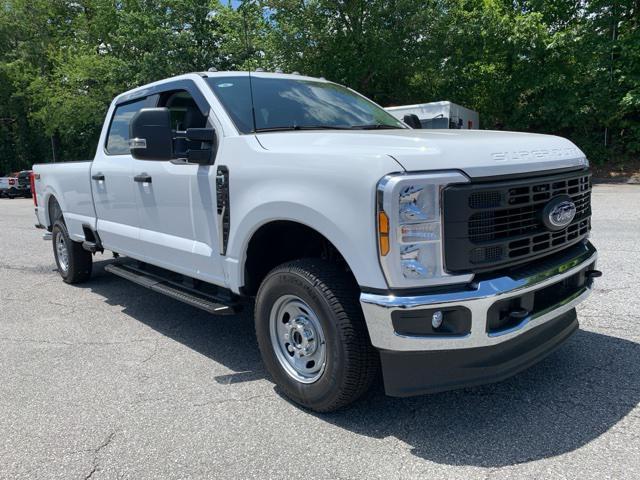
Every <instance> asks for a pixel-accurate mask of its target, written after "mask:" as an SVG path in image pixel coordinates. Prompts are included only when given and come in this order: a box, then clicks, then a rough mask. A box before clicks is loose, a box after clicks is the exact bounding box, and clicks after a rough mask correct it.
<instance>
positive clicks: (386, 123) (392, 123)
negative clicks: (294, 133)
mask: <svg viewBox="0 0 640 480" xmlns="http://www.w3.org/2000/svg"><path fill="white" fill-rule="evenodd" d="M207 82H208V83H209V86H210V87H211V89H212V90H213V92H214V93H215V94H216V96H217V97H218V99H219V100H220V102H221V103H222V104H223V106H224V108H225V109H226V110H227V113H229V116H230V117H231V119H232V120H233V122H234V123H235V125H236V127H237V128H238V130H239V131H240V132H241V133H252V132H254V131H255V132H261V131H262V132H264V131H278V130H315V129H336V130H342V129H350V130H351V129H354V130H358V129H362V130H364V129H374V128H375V129H377V128H405V127H404V125H403V124H402V123H401V122H400V121H398V120H396V119H395V118H394V117H393V116H392V115H390V114H389V113H387V112H386V111H385V110H383V109H382V108H380V107H378V106H377V105H376V104H374V103H373V102H370V101H369V100H367V99H366V98H364V97H361V96H360V95H357V94H356V93H354V92H352V91H351V90H349V89H348V88H345V87H343V86H340V85H337V84H335V83H327V82H317V81H313V80H302V79H300V80H298V79H287V78H264V77H251V85H252V87H253V101H254V104H255V129H254V125H253V118H252V113H251V90H250V89H249V77H248V76H229V77H209V78H208V79H207Z"/></svg>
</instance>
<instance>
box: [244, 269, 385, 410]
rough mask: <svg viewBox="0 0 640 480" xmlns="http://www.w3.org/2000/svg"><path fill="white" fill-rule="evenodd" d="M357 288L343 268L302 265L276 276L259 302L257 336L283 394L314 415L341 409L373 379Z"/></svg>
mask: <svg viewBox="0 0 640 480" xmlns="http://www.w3.org/2000/svg"><path fill="white" fill-rule="evenodd" d="M358 292H359V289H358V286H357V285H356V284H355V281H354V280H353V278H352V277H350V276H349V275H348V274H347V273H346V272H344V271H343V270H342V269H340V268H339V267H338V266H336V265H334V264H332V263H328V262H325V261H323V260H320V259H305V260H297V261H293V262H290V263H286V264H284V265H281V266H279V267H277V268H275V269H274V270H272V271H271V272H270V273H269V274H268V275H267V277H266V278H265V280H264V281H263V282H262V285H261V286H260V290H259V291H258V295H257V297H256V309H255V322H256V336H257V339H258V345H259V347H260V352H261V354H262V359H263V361H264V363H265V365H266V368H267V370H268V371H269V373H270V374H271V376H272V377H273V379H274V380H275V382H276V384H277V385H278V386H279V387H280V388H281V389H282V392H283V393H284V394H285V395H286V396H287V397H289V398H290V399H291V400H293V401H294V402H296V403H298V404H300V405H302V406H304V407H306V408H309V409H311V410H314V411H316V412H331V411H334V410H338V409H340V408H342V407H344V406H346V405H348V404H350V403H352V402H354V401H355V400H356V399H358V398H359V397H360V396H362V395H363V394H364V393H365V392H366V391H367V390H369V387H370V386H371V384H372V382H373V380H374V379H375V378H376V374H377V372H378V366H379V357H378V354H377V352H376V351H375V349H374V348H373V347H372V346H371V342H370V340H369V334H368V331H367V328H366V325H365V322H364V318H363V315H362V310H361V308H360V304H359V301H358Z"/></svg>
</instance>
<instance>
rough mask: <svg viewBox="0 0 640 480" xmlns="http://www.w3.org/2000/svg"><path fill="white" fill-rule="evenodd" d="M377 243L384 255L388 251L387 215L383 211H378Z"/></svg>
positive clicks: (381, 253)
mask: <svg viewBox="0 0 640 480" xmlns="http://www.w3.org/2000/svg"><path fill="white" fill-rule="evenodd" d="M378 243H379V246H380V255H382V256H383V257H384V256H385V255H387V254H388V253H389V217H387V214H386V213H384V212H378Z"/></svg>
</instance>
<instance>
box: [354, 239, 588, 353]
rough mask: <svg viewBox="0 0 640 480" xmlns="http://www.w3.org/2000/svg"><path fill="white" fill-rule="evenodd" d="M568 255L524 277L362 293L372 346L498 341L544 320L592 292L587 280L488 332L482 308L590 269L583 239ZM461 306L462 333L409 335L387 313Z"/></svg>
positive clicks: (451, 346)
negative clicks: (465, 316) (467, 319)
mask: <svg viewBox="0 0 640 480" xmlns="http://www.w3.org/2000/svg"><path fill="white" fill-rule="evenodd" d="M582 247H583V249H581V251H580V252H579V253H576V254H575V256H572V257H571V258H563V259H562V260H560V261H558V262H557V263H555V264H553V265H546V263H545V262H544V261H542V262H541V266H540V267H538V268H535V269H532V270H531V271H530V272H529V273H528V274H527V275H526V276H524V277H516V278H512V277H510V276H501V277H496V278H491V279H487V280H481V281H478V282H477V283H475V284H473V288H469V287H468V286H466V285H465V286H462V287H461V288H460V289H459V290H449V291H446V292H439V293H433V294H426V295H419V296H394V295H376V294H371V293H362V294H361V295H360V303H361V305H362V310H363V312H364V317H365V320H366V323H367V327H368V330H369V335H370V338H371V342H372V344H373V346H374V347H376V348H378V349H381V350H390V351H398V352H424V351H434V350H455V349H468V348H479V347H488V346H492V345H498V344H500V343H503V342H506V341H509V340H512V339H514V338H515V337H518V336H520V335H522V334H523V333H525V332H527V331H529V330H531V329H533V328H535V327H537V326H540V325H543V324H545V323H546V322H548V321H550V320H552V319H554V318H557V317H558V316H560V315H562V314H564V313H566V312H569V311H570V310H572V309H573V308H574V307H575V306H576V305H577V304H579V303H580V302H582V301H583V300H584V299H585V298H586V297H587V296H588V295H589V294H590V293H591V283H588V284H587V285H585V286H584V287H582V288H580V289H578V290H577V291H576V292H575V293H573V294H571V295H570V296H569V297H568V298H565V299H563V300H562V301H561V302H559V303H556V304H554V305H553V306H552V307H550V308H547V309H544V310H541V311H538V312H534V313H533V314H531V315H529V316H527V317H525V318H524V319H522V321H521V322H520V323H519V324H518V325H516V326H514V327H512V328H510V329H508V330H504V331H500V332H499V333H487V325H486V323H487V313H488V310H489V308H490V307H491V306H492V305H493V304H494V303H495V302H497V301H499V300H504V299H508V298H510V297H515V296H518V295H522V294H525V293H529V292H532V291H536V290H539V289H542V288H545V287H548V286H551V285H553V284H555V283H558V282H561V281H563V280H565V279H567V278H569V277H571V276H572V275H574V274H576V273H578V272H580V271H581V270H583V269H585V268H587V267H588V268H589V269H594V268H595V262H596V258H597V252H596V250H595V248H594V247H593V246H592V245H591V244H589V243H586V244H584V245H582ZM456 306H460V307H466V308H467V309H469V310H470V311H471V330H470V333H468V334H466V335H463V336H445V335H439V336H408V335H400V334H398V333H397V332H396V331H395V330H394V328H393V324H392V320H391V314H392V312H393V311H396V310H420V309H434V308H436V309H437V308H447V307H456Z"/></svg>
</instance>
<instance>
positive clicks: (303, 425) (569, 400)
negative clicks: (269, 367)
mask: <svg viewBox="0 0 640 480" xmlns="http://www.w3.org/2000/svg"><path fill="white" fill-rule="evenodd" d="M593 208H594V218H593V233H592V240H593V242H594V243H595V244H596V246H597V247H598V248H599V250H600V260H599V268H600V269H601V270H602V271H603V272H604V276H603V278H601V279H599V280H598V282H597V286H596V288H595V291H594V293H593V295H592V296H591V297H590V299H589V300H587V302H585V303H584V304H583V305H582V306H581V307H580V308H579V319H580V322H581V330H580V331H579V332H577V333H576V334H575V335H574V336H573V337H572V338H571V339H570V340H569V341H568V342H567V343H566V344H565V345H563V347H561V348H560V349H559V350H558V351H556V352H555V353H554V354H552V355H551V356H549V357H547V358H546V359H545V360H543V361H542V362H541V363H539V364H538V365H536V366H534V367H533V368H531V369H529V370H527V371H525V372H523V373H521V374H519V375H517V376H516V377H513V378H511V379H509V380H507V381H504V382H501V383H498V384H494V385H488V386H482V387H477V388H472V389H466V390H461V391H455V392H447V393H442V394H437V395H431V396H423V397H416V398H410V399H393V398H388V397H385V396H384V394H383V392H382V389H381V387H380V386H378V387H377V388H375V389H374V390H373V391H372V392H371V394H370V395H368V396H367V397H366V398H365V399H364V400H362V401H360V402H359V403H357V404H356V405H355V406H353V407H352V408H350V409H348V410H346V411H342V412H339V413H335V414H328V415H319V414H314V413H310V412H308V411H305V410H302V409H300V408H298V407H297V406H295V405H293V404H291V403H290V402H288V401H287V400H286V399H284V398H283V397H282V396H281V395H280V394H279V393H278V390H277V389H276V388H275V387H274V385H273V383H272V382H271V381H270V380H269V379H268V378H267V376H266V373H265V371H264V368H263V366H262V364H261V361H260V356H259V353H258V349H257V346H256V339H255V335H254V333H253V323H252V318H251V315H250V314H245V315H241V316H237V317H219V318H217V317H214V316H211V315H208V314H206V313H204V312H201V311H199V310H196V309H194V308H192V307H189V306H186V305H184V304H182V303H179V302H177V301H174V300H171V299H169V298H165V297H163V296H161V295H159V294H156V293H152V292H150V291H148V290H145V289H143V288H141V287H138V286H136V285H134V284H131V283H129V282H127V281H125V280H123V279H120V278H118V277H115V276H113V275H111V274H109V273H107V272H105V271H104V266H105V265H106V264H108V262H109V261H110V258H109V256H108V255H104V256H100V255H98V256H96V259H95V265H94V267H95V269H94V275H93V277H92V279H91V280H90V281H89V282H88V283H85V284H82V285H78V286H70V285H66V284H65V283H63V282H62V280H61V279H60V277H59V275H58V273H57V271H56V267H55V263H54V260H53V253H52V248H51V244H50V242H44V241H43V240H42V238H41V236H42V231H39V230H35V229H34V228H33V224H34V221H35V217H34V214H33V204H32V202H31V200H21V199H14V200H8V199H7V200H0V479H57V478H60V479H89V478H90V479H93V480H96V479H184V478H229V479H244V478H257V479H268V478H274V479H280V478H287V479H298V478H304V479H307V480H308V479H315V478H322V479H360V478H362V479H377V478H380V479H395V478H402V479H411V478H429V479H435V478H447V479H465V480H466V479H475V478H478V479H488V478H495V479H501V478H505V479H506V478H532V479H533V478H535V479H539V478H580V479H603V478H616V479H619V478H629V479H631V478H636V479H637V478H640V408H639V407H638V403H639V402H640V344H639V342H640V314H639V313H638V312H640V240H639V239H640V186H634V185H601V186H596V187H595V189H594V193H593Z"/></svg>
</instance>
